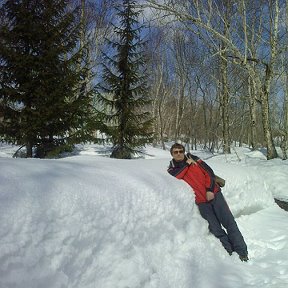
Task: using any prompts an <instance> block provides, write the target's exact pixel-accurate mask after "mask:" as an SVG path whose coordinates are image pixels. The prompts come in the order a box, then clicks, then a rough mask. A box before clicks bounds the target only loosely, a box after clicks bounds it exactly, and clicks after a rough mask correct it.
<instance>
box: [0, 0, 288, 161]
mask: <svg viewBox="0 0 288 288" xmlns="http://www.w3.org/2000/svg"><path fill="white" fill-rule="evenodd" d="M287 29H288V4H287V1H280V0H261V1H248V0H241V1H232V0H225V1H212V0H206V1H180V0H178V1H177V0H173V1H172V0H170V1H169V0H165V1H153V0H146V1H132V0H119V1H112V0H102V1H96V0H95V1H93V0H73V1H64V0H46V1H44V0H40V1H36V0H19V1H16V0H6V1H3V4H2V6H1V11H0V67H1V75H0V134H1V138H2V140H4V141H8V142H11V143H14V144H18V145H24V146H25V147H26V151H27V152H26V153H27V157H32V156H36V157H47V156H49V155H51V154H52V155H53V154H57V153H59V151H63V150H67V149H71V148H72V147H73V145H74V144H75V143H79V142H86V141H90V142H97V141H100V139H99V137H97V135H99V133H102V134H103V135H105V137H104V139H105V140H106V141H109V142H111V143H112V144H113V151H112V157H116V158H131V157H132V156H133V154H135V153H136V152H139V149H140V148H141V146H143V145H145V144H147V143H152V142H153V144H154V145H159V144H160V145H161V146H162V147H163V149H165V142H166V141H172V140H173V141H183V142H185V143H187V144H189V145H190V147H194V148H196V147H197V146H198V145H202V146H203V147H204V148H206V149H210V150H211V151H214V150H215V149H223V152H224V153H230V152H231V147H232V145H235V144H234V143H237V145H242V144H248V145H249V146H250V147H251V148H252V149H256V148H258V147H263V146H265V147H267V158H268V159H272V158H275V157H277V156H278V155H277V152H276V149H275V145H277V146H280V147H281V149H282V152H283V153H282V154H283V158H284V159H287V154H286V152H287V149H288V79H287V68H288V67H287V55H288V52H287V49H288V48H287V47H288V45H287V44H288V43H287V41H288V40H287V39H288V37H287V31H288V30H287ZM101 139H103V137H101Z"/></svg>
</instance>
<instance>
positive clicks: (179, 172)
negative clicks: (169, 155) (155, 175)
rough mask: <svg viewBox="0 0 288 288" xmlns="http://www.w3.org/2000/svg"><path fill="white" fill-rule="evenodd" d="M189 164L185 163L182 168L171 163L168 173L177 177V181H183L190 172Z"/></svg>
mask: <svg viewBox="0 0 288 288" xmlns="http://www.w3.org/2000/svg"><path fill="white" fill-rule="evenodd" d="M188 168H189V164H187V163H185V165H183V166H182V167H175V166H173V165H172V163H171V162H170V165H169V167H168V170H167V171H168V173H169V174H171V175H172V176H174V177H176V178H177V179H182V178H183V177H184V175H185V174H186V172H187V171H188Z"/></svg>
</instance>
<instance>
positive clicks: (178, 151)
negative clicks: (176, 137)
mask: <svg viewBox="0 0 288 288" xmlns="http://www.w3.org/2000/svg"><path fill="white" fill-rule="evenodd" d="M183 153H184V150H174V151H173V154H183Z"/></svg>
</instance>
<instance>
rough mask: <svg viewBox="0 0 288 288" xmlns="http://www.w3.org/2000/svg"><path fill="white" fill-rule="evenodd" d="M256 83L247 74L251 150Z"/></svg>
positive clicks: (254, 126)
mask: <svg viewBox="0 0 288 288" xmlns="http://www.w3.org/2000/svg"><path fill="white" fill-rule="evenodd" d="M255 91H256V83H255V81H254V80H253V79H251V77H250V76H248V97H249V112H250V113H249V114H250V136H251V138H250V141H249V144H250V145H251V147H252V150H255V149H256V138H257V131H256V123H257V113H256V99H255Z"/></svg>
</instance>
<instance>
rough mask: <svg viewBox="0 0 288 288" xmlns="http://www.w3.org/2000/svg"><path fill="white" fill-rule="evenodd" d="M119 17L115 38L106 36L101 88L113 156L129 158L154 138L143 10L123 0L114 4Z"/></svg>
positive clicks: (128, 0)
mask: <svg viewBox="0 0 288 288" xmlns="http://www.w3.org/2000/svg"><path fill="white" fill-rule="evenodd" d="M115 9H116V11H117V13H116V16H117V17H116V18H117V20H119V24H118V26H114V28H115V30H114V31H115V35H114V36H115V39H113V40H107V46H108V49H107V51H109V53H104V62H103V83H101V85H100V89H99V101H100V103H101V104H102V107H103V110H102V113H101V115H102V120H103V123H104V124H103V127H102V131H103V132H105V133H106V134H107V135H108V136H110V138H111V140H112V143H113V151H112V154H111V157H112V158H120V159H130V158H132V156H133V154H135V153H136V152H137V149H138V148H139V147H142V146H144V145H145V144H147V143H148V142H150V141H151V139H152V132H151V129H152V128H151V124H152V120H151V116H150V113H149V112H148V107H149V106H148V105H149V104H150V103H151V102H150V99H149V97H148V93H147V91H148V88H147V76H146V74H145V53H144V47H145V42H144V41H143V40H142V39H141V38H140V35H141V30H142V28H143V27H142V26H141V25H140V24H139V22H138V16H139V14H140V12H141V11H139V10H138V11H136V8H135V1H132V0H123V4H122V5H121V6H116V7H115Z"/></svg>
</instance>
